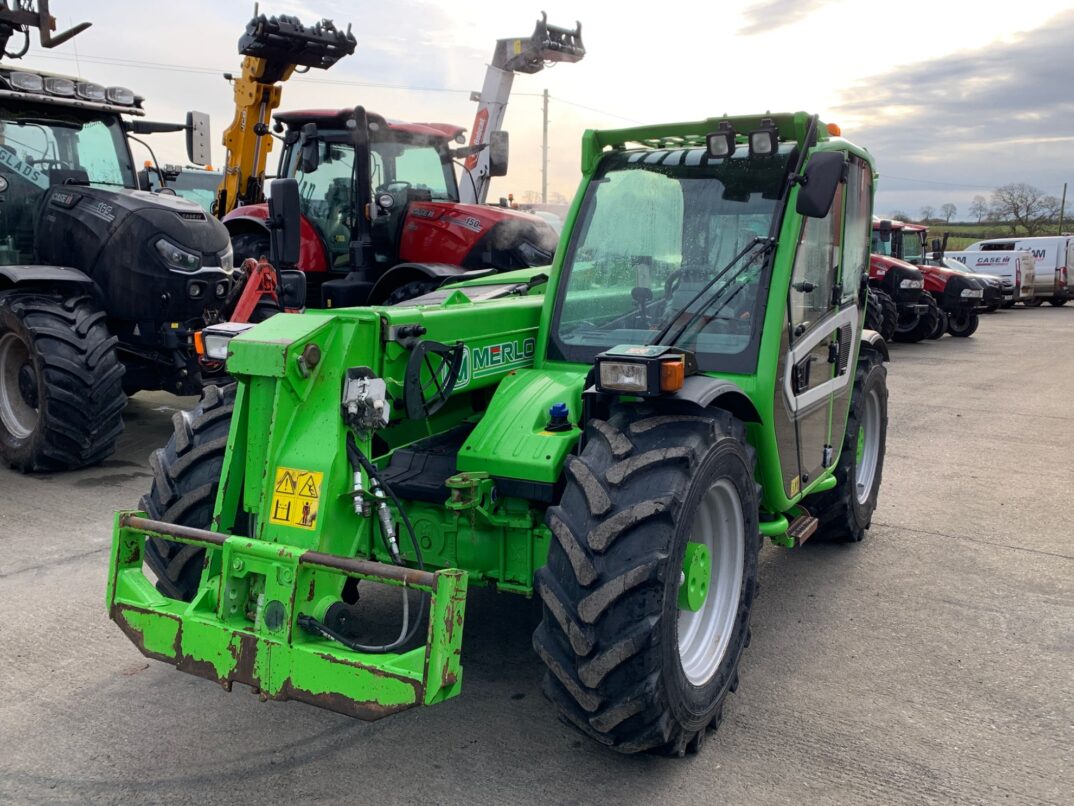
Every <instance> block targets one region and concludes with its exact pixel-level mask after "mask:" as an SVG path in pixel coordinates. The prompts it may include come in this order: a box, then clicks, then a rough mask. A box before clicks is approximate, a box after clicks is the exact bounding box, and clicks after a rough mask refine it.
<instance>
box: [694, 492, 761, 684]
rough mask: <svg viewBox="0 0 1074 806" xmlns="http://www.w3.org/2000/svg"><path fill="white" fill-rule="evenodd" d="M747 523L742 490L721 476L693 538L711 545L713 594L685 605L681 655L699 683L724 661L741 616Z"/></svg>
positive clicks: (701, 507) (706, 497)
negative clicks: (693, 605)
mask: <svg viewBox="0 0 1074 806" xmlns="http://www.w3.org/2000/svg"><path fill="white" fill-rule="evenodd" d="M745 536H746V528H745V520H744V518H743V515H742V502H741V500H739V496H738V490H737V489H736V488H735V485H734V484H732V483H731V482H730V481H729V480H728V479H720V480H719V481H718V482H716V483H715V484H714V485H712V486H711V487H710V488H709V489H708V490H707V491H706V492H705V494H704V496H703V497H702V499H701V501H700V503H699V505H698V507H697V512H696V513H695V514H694V522H693V525H692V529H691V532H690V534H689V536H688V537H689V539H690V541H691V542H694V543H702V544H704V546H705V547H706V548H707V549H708V550H709V557H710V558H711V561H710V571H709V574H710V577H709V589H708V595H707V596H706V597H705V601H704V603H703V604H702V605H701V607H700V609H698V610H697V611H690V610H680V611H679V625H678V626H679V661H680V663H681V664H682V670H683V673H684V674H685V675H686V679H687V680H689V681H690V682H691V683H692V684H693V685H695V686H703V685H704V684H706V683H708V682H709V681H710V680H711V679H712V677H713V675H714V674H716V670H717V669H718V668H719V666H720V662H721V661H722V660H723V658H724V655H726V654H727V647H728V645H729V644H730V643H731V634H732V632H733V631H734V628H735V620H736V618H737V616H738V601H739V592H740V591H741V589H742V564H743V558H744V557H745V553H746V539H745Z"/></svg>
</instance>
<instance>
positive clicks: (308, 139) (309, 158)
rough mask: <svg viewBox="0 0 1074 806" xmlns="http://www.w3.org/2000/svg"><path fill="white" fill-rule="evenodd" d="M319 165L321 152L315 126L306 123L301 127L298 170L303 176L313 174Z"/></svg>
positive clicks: (314, 124)
mask: <svg viewBox="0 0 1074 806" xmlns="http://www.w3.org/2000/svg"><path fill="white" fill-rule="evenodd" d="M320 164H321V151H320V139H319V138H318V136H317V124H316V123H307V124H305V125H304V126H303V127H302V153H301V154H300V155H299V160H298V169H299V170H300V171H302V173H304V174H308V173H313V172H314V171H316V170H317V166H318V165H320Z"/></svg>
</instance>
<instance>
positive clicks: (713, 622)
mask: <svg viewBox="0 0 1074 806" xmlns="http://www.w3.org/2000/svg"><path fill="white" fill-rule="evenodd" d="M588 437H589V439H588V442H587V443H586V446H585V448H584V449H583V451H582V453H581V456H580V457H577V458H572V459H570V461H569V464H568V466H567V485H566V488H565V490H564V493H563V497H562V499H561V503H560V505H559V506H556V507H552V508H551V509H550V510H549V512H548V516H547V519H548V524H549V527H550V528H551V530H552V533H553V535H554V536H555V540H554V541H553V542H552V545H551V547H550V550H549V554H548V564H547V565H546V566H545V567H544V568H542V569H540V570H539V571H538V572H537V579H536V587H537V590H538V593H539V594H540V596H541V599H542V601H543V603H544V610H543V617H542V620H541V624H540V625H539V626H538V628H537V631H536V632H535V633H534V637H533V642H534V647H535V649H536V650H537V653H538V655H539V656H540V657H541V659H542V660H543V661H544V663H545V665H546V666H547V667H548V671H547V672H546V674H545V685H544V688H545V693H546V694H547V695H548V697H549V699H550V700H551V701H552V702H553V703H554V704H555V705H556V707H557V708H558V709H559V712H560V714H561V716H562V717H563V718H564V719H565V720H566V721H567V722H569V723H571V724H573V725H574V726H576V727H577V728H578V729H580V730H581V731H582V732H583V733H585V734H587V735H589V736H590V737H592V738H594V739H596V740H597V741H599V742H601V743H603V744H606V745H609V746H611V747H613V748H615V749H616V750H619V751H620V752H624V753H633V752H638V751H643V750H646V751H652V752H657V753H663V754H670V755H682V754H684V753H685V752H687V751H694V750H696V749H697V748H698V747H699V746H700V744H701V742H702V741H703V740H704V737H705V732H706V730H708V729H711V728H715V727H716V726H717V725H718V724H719V722H720V719H721V716H722V713H723V703H724V699H725V698H726V696H727V694H728V692H730V691H734V690H735V689H736V688H737V686H738V663H739V659H740V658H741V655H742V652H743V650H744V649H745V647H746V644H747V643H748V642H749V620H750V612H751V609H752V606H753V599H754V597H755V595H756V592H757V554H758V550H759V549H760V536H759V531H758V524H757V508H758V492H757V485H756V482H754V479H753V465H754V462H753V451H752V449H751V448H750V447H749V446H748V445H746V442H745V428H744V427H743V425H742V423H741V422H739V421H738V420H735V419H734V418H733V417H731V415H729V414H725V413H710V412H705V413H703V414H702V413H699V412H696V411H695V412H694V413H691V414H678V415H676V414H662V415H659V414H658V415H654V414H652V413H642V412H640V411H639V410H637V409H635V408H630V407H622V408H619V409H618V410H617V411H616V412H615V413H614V414H613V416H612V417H611V418H610V419H609V420H608V421H607V422H603V421H593V422H592V423H590V425H589V428H588Z"/></svg>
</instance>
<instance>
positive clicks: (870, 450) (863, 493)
mask: <svg viewBox="0 0 1074 806" xmlns="http://www.w3.org/2000/svg"><path fill="white" fill-rule="evenodd" d="M858 439H859V440H861V441H864V443H865V446H864V448H861V447H859V449H858V450H859V451H860V455H861V458H860V459H859V460H858V462H857V464H856V465H855V466H854V493H855V495H856V496H857V499H858V503H859V504H864V503H865V502H866V501H868V500H869V496H870V495H871V494H872V491H873V479H875V478H876V464H877V460H878V459H879V457H880V397H879V396H878V395H877V393H876V390H873V389H871V390H869V392H868V393H866V395H865V411H864V412H862V418H861V431H860V432H859V433H858Z"/></svg>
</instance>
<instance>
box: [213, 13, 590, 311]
mask: <svg viewBox="0 0 1074 806" xmlns="http://www.w3.org/2000/svg"><path fill="white" fill-rule="evenodd" d="M321 25H322V27H323V30H319V29H318V30H314V29H310V28H306V27H303V26H301V24H300V23H298V22H297V21H296V20H293V18H280V19H277V18H270V19H267V20H266V19H264V18H255V20H254V21H253V22H252V23H251V25H250V26H249V27H248V29H247V34H246V35H245V36H244V37H243V39H241V40H240V53H242V54H244V55H245V56H246V57H247V59H246V61H245V62H244V73H243V78H242V79H241V81H244V82H246V84H244V85H242V86H243V87H249V88H251V90H250V91H249V92H248V91H246V90H245V89H244V90H243V92H241V93H240V92H239V85H238V84H237V86H236V110H237V113H236V122H235V123H233V124H232V128H231V129H229V130H228V133H226V134H225V143H227V144H228V170H227V172H226V179H225V182H224V183H223V184H222V185H221V189H220V193H219V195H218V200H217V212H218V214H220V215H222V220H223V222H224V225H225V226H226V227H227V229H228V231H229V232H230V233H231V236H232V243H233V248H234V251H235V256H236V259H237V260H238V261H243V260H244V259H245V258H255V259H256V258H258V257H260V256H262V255H264V254H266V253H267V252H268V242H269V231H270V229H271V228H270V226H269V222H268V208H267V205H266V204H265V203H264V199H263V193H262V184H263V179H264V163H265V157H266V152H267V151H268V150H269V149H270V148H271V146H272V139H277V140H280V141H282V146H283V148H282V153H281V155H280V164H279V170H278V171H277V174H278V176H280V177H288V178H294V179H297V180H298V182H299V189H300V208H301V213H302V216H301V248H300V254H299V259H298V262H297V268H299V269H301V270H302V272H304V274H305V279H306V297H305V299H306V300H307V304H308V305H310V306H312V307H332V308H336V307H349V306H355V305H369V304H386V303H387V304H390V303H394V302H400V301H402V300H405V299H409V298H412V297H415V296H420V295H421V294H424V293H427V292H428V291H430V290H432V289H434V288H436V287H437V286H438V285H440V284H441V283H442V282H444V280H445V279H447V278H449V277H454V276H458V275H460V274H463V273H465V272H468V271H474V270H488V271H509V270H512V269H521V268H527V267H531V266H541V265H546V264H550V263H551V262H552V257H553V255H554V253H555V248H556V244H557V242H558V240H559V238H558V235H557V233H556V231H555V230H554V229H553V228H552V227H551V226H550V225H549V224H548V223H547V222H546V221H544V220H543V219H541V218H540V217H538V216H536V215H532V214H530V213H524V212H521V211H518V210H513V209H510V208H508V207H506V206H500V207H495V206H488V205H485V204H483V203H482V202H484V200H485V197H486V195H487V192H488V184H489V180H490V179H491V177H494V176H502V175H504V174H505V173H506V170H507V133H506V132H504V131H502V130H500V125H501V124H502V121H503V116H504V110H505V108H506V105H507V100H508V98H509V95H510V91H511V82H512V80H513V77H514V74H515V73H516V72H524V73H535V72H537V71H539V70H541V69H542V68H543V67H544V66H545V65H546V64H548V63H551V62H576V61H578V60H579V59H581V58H582V57H583V56H584V55H585V48H584V46H583V45H582V41H581V26H578V27H577V28H575V29H574V30H569V29H565V28H556V27H554V26H550V25H548V24H547V20H546V19H542V20H540V21H539V22H538V23H537V28H536V30H535V31H534V33H533V35H532V36H530V37H529V38H521V39H519V38H514V39H503V40H499V42H498V43H497V47H496V51H495V53H494V56H493V60H492V63H491V64H490V65H489V68H488V75H487V76H486V80H485V85H484V88H483V89H482V92H481V93H480V95H479V107H478V112H477V117H476V118H475V122H474V131H473V133H472V136H471V140H470V142H469V144H467V142H466V138H465V136H464V132H465V129H464V128H463V127H461V126H455V125H451V124H445V123H402V122H399V121H396V120H392V119H390V118H386V117H383V116H381V115H377V114H374V113H373V112H367V111H366V110H365V109H364V108H363V107H361V106H359V107H354V108H345V109H314V110H303V111H296V112H287V113H282V114H276V115H275V124H274V126H273V130H274V134H269V124H268V112H269V111H270V110H271V109H272V108H275V107H274V105H275V104H278V103H279V90H280V86H279V83H278V82H280V81H283V80H286V78H287V76H289V75H290V72H288V70H289V69H293V67H294V64H295V63H296V62H297V63H299V64H310V63H314V64H316V65H318V66H324V64H326V61H325V58H323V54H322V53H321V51H322V50H324V49H325V48H326V47H329V46H330V47H331V48H332V50H331V53H330V54H329V56H330V57H331V58H338V57H339V54H340V53H342V52H343V51H345V50H346V47H351V49H353V47H352V46H351V42H352V41H353V40H348V41H347V43H345V44H346V47H341V46H339V43H338V40H340V37H342V36H343V34H341V33H340V32H338V31H337V30H336V29H335V28H334V27H333V26H331V25H330V24H328V27H324V26H325V23H322V24H321ZM315 34H316V36H315ZM317 36H319V37H320V39H324V40H326V42H327V43H328V44H327V45H326V44H325V43H322V42H321V41H320V39H318V38H317ZM347 36H349V30H348V33H347ZM311 43H312V44H311ZM296 48H299V51H298V52H299V53H301V58H298V57H296V55H295V54H296V50H295V49H296ZM311 49H312V50H313V51H314V52H309V51H311ZM270 79H271V81H270ZM240 110H241V111H246V112H247V113H248V115H247V116H246V117H244V116H243V115H240V114H239V113H238V112H239V111H240ZM249 116H254V118H255V119H256V120H257V121H258V122H257V123H256V124H255V125H253V126H250V125H249V123H248V119H249ZM229 138H230V139H229ZM457 160H465V164H462V165H460V168H461V170H460V172H459V176H458V178H456V172H455V164H456V161H457ZM245 265H246V266H247V267H248V270H249V271H250V272H251V274H250V278H251V279H250V280H249V281H248V282H247V283H246V285H245V286H244V287H243V290H242V292H241V293H242V294H243V295H244V296H245V297H254V298H256V299H261V298H263V297H264V294H263V293H262V291H263V289H264V287H265V286H264V285H262V284H261V283H260V282H258V281H255V280H253V277H254V274H253V272H254V268H253V264H252V263H246V264H245ZM269 285H271V283H270V284H269ZM232 303H233V305H232V310H231V311H230V313H231V318H232V319H233V320H234V319H235V311H236V310H239V309H241V310H253V309H254V308H255V307H256V306H254V305H252V304H251V300H250V299H245V298H239V299H238V300H234V299H233V300H232Z"/></svg>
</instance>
